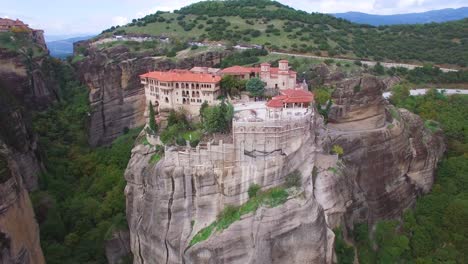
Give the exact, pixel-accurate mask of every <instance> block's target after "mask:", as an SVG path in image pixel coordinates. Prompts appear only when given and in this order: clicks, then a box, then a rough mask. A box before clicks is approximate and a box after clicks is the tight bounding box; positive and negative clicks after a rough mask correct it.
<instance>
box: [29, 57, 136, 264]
mask: <svg viewBox="0 0 468 264" xmlns="http://www.w3.org/2000/svg"><path fill="white" fill-rule="evenodd" d="M55 66H56V67H55V71H56V73H57V76H58V78H59V82H60V87H61V98H60V99H61V100H60V103H58V104H56V105H54V106H53V107H51V108H50V109H48V110H47V111H44V112H40V113H36V114H35V115H34V122H33V123H34V130H35V132H36V133H38V136H39V147H40V148H41V149H42V150H43V153H42V156H43V157H44V163H45V166H46V172H45V173H43V174H42V175H41V176H40V179H39V190H38V191H36V192H34V193H32V195H31V198H32V201H33V204H34V209H35V212H36V217H37V220H38V222H39V225H40V231H41V232H40V233H41V246H42V249H43V251H44V255H45V258H46V261H47V263H106V258H105V254H104V253H105V252H104V241H105V239H106V238H107V239H108V238H110V236H111V235H112V233H113V231H116V230H121V229H127V222H126V218H125V196H124V187H125V180H124V178H123V172H124V170H125V168H126V166H127V162H128V160H129V159H130V150H131V148H132V146H133V143H134V142H135V139H136V136H137V135H138V133H139V130H138V129H136V130H129V131H126V133H125V135H123V136H122V137H120V138H119V139H117V140H115V142H114V143H113V144H112V145H111V146H109V147H101V148H97V149H91V148H90V147H89V146H88V142H87V131H86V119H87V113H88V111H89V109H88V101H87V100H88V97H87V94H88V92H87V89H86V87H84V86H82V85H80V84H79V83H78V82H77V81H75V80H74V77H73V72H72V71H73V69H72V68H71V67H69V66H68V65H66V64H62V63H59V64H57V65H55Z"/></svg>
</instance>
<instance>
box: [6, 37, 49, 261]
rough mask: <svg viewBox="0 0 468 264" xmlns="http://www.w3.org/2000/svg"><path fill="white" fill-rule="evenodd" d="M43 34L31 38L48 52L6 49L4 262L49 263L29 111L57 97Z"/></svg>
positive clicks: (40, 165)
mask: <svg viewBox="0 0 468 264" xmlns="http://www.w3.org/2000/svg"><path fill="white" fill-rule="evenodd" d="M41 32H42V31H35V32H33V33H31V34H32V35H31V36H30V37H31V39H30V41H31V45H38V46H39V47H41V48H42V49H43V50H42V52H41V54H42V55H38V54H35V55H34V54H28V52H26V51H24V50H23V49H19V50H18V51H16V52H13V51H7V50H3V49H1V50H0V263H44V262H45V261H44V257H43V255H42V250H41V247H40V240H39V228H38V225H37V222H36V219H35V216H34V211H33V208H32V205H31V201H30V199H29V194H28V191H32V190H35V189H37V187H38V176H39V173H40V172H41V170H42V163H41V161H40V158H39V155H38V150H37V144H36V141H37V138H36V135H35V134H34V133H33V132H32V130H31V128H30V125H31V124H30V118H29V113H30V111H33V110H43V109H45V108H46V107H47V106H48V105H50V104H51V103H52V102H54V101H55V100H56V99H57V97H56V89H55V87H56V85H55V82H54V77H53V72H52V68H51V67H52V66H51V63H52V62H51V60H50V58H49V57H48V56H47V54H48V51H47V48H46V46H45V42H44V39H43V36H42V34H41Z"/></svg>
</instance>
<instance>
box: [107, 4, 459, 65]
mask: <svg viewBox="0 0 468 264" xmlns="http://www.w3.org/2000/svg"><path fill="white" fill-rule="evenodd" d="M467 28H468V19H464V20H459V21H453V22H447V23H442V24H436V23H432V24H425V25H399V26H380V27H373V26H368V25H359V24H354V23H351V22H348V21H346V20H344V19H339V18H335V17H333V16H331V15H325V14H318V13H312V14H310V13H307V12H304V11H299V10H295V9H292V8H290V7H288V6H285V5H282V4H280V3H278V2H274V1H268V0H258V1H257V0H255V1H254V0H232V1H204V2H199V3H196V4H193V5H190V6H187V7H184V8H182V9H180V10H177V11H175V12H174V13H168V12H157V13H155V14H152V15H148V16H146V17H144V18H141V19H134V20H133V21H132V22H131V23H130V24H128V25H126V26H124V27H112V28H110V29H108V30H106V31H104V33H107V34H109V33H113V34H116V35H118V34H125V33H138V34H150V35H158V36H159V35H166V36H169V37H172V38H175V39H178V40H183V41H186V40H193V41H223V42H225V43H228V44H235V43H253V44H259V45H264V46H265V47H267V48H269V49H270V50H282V51H289V52H298V53H310V54H316V55H323V56H337V57H349V58H362V59H371V60H377V61H380V60H389V61H406V62H431V63H436V64H452V65H459V66H463V67H465V66H466V63H467V61H468V30H467Z"/></svg>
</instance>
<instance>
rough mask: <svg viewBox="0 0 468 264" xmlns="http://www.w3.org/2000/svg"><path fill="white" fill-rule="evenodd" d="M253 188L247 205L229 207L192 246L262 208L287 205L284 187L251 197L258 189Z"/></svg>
mask: <svg viewBox="0 0 468 264" xmlns="http://www.w3.org/2000/svg"><path fill="white" fill-rule="evenodd" d="M254 185H255V184H254ZM254 185H252V186H254ZM252 186H250V188H249V198H250V199H249V200H248V201H247V202H246V203H244V204H243V205H241V206H233V205H227V206H226V207H225V208H224V210H223V211H222V212H221V213H220V214H219V215H218V217H217V220H216V221H215V222H213V223H212V224H210V225H209V226H207V227H205V228H203V229H202V230H200V231H199V232H198V233H197V234H196V235H195V236H194V237H193V238H192V240H191V241H190V246H193V245H195V244H197V243H198V242H201V241H204V240H206V239H208V238H209V237H210V236H211V234H212V233H213V231H219V232H221V231H223V230H224V229H226V228H228V227H229V226H230V225H231V224H233V223H234V222H236V221H238V220H240V218H241V216H243V215H245V214H248V213H251V212H255V211H256V210H257V209H258V208H259V207H260V206H267V207H276V206H279V205H281V204H283V203H285V202H286V201H287V199H288V192H287V191H286V189H285V188H283V187H275V188H271V189H269V190H266V191H263V192H262V191H259V190H256V191H255V195H254V196H251V191H252V194H253V192H254V190H255V189H257V187H252ZM258 187H259V186H258Z"/></svg>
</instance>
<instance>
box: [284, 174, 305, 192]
mask: <svg viewBox="0 0 468 264" xmlns="http://www.w3.org/2000/svg"><path fill="white" fill-rule="evenodd" d="M301 180H302V176H301V173H300V172H299V171H298V170H295V171H293V172H291V173H289V174H288V175H286V188H291V187H301V185H302V181H301Z"/></svg>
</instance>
